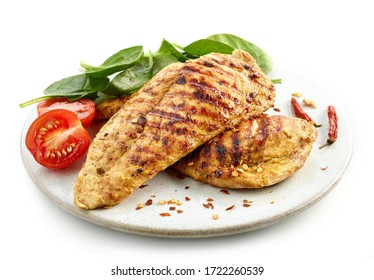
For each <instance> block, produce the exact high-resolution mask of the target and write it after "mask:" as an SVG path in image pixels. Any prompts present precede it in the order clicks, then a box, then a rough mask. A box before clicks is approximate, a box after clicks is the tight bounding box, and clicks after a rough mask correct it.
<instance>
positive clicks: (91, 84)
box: [44, 74, 109, 96]
mask: <svg viewBox="0 0 374 280" xmlns="http://www.w3.org/2000/svg"><path fill="white" fill-rule="evenodd" d="M108 83H109V79H108V78H107V77H104V78H100V79H97V78H93V77H89V76H87V75H85V74H79V75H75V76H71V77H67V78H64V79H62V80H59V81H57V82H54V83H53V84H51V85H50V86H49V87H47V88H46V89H45V90H44V94H45V95H48V96H76V95H81V96H84V95H87V94H90V93H95V92H98V91H100V90H102V89H104V88H105V87H106V86H107V85H108Z"/></svg>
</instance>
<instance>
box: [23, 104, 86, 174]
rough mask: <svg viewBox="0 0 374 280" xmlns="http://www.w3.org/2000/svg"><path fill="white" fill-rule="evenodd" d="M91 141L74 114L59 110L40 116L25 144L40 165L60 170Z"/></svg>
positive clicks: (83, 151)
mask: <svg viewBox="0 0 374 280" xmlns="http://www.w3.org/2000/svg"><path fill="white" fill-rule="evenodd" d="M90 140H91V139H90V136H89V134H88V132H87V131H86V130H85V129H84V128H83V126H82V124H81V122H80V121H79V119H78V117H77V115H76V114H75V113H73V112H71V111H69V110H65V109H56V110H52V111H49V112H46V113H44V114H43V115H41V116H39V117H38V118H37V119H36V120H34V122H33V123H32V124H31V125H30V127H29V129H28V131H27V134H26V147H27V149H28V150H29V151H30V152H31V154H32V155H33V156H34V158H35V160H36V161H37V162H38V163H40V164H41V165H43V166H45V167H48V168H52V169H60V168H64V167H66V166H69V165H70V164H72V163H74V162H75V161H76V160H77V159H79V158H80V157H82V156H83V155H84V154H85V153H86V152H87V150H88V146H89V145H90Z"/></svg>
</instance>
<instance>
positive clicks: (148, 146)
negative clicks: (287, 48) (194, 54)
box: [74, 51, 275, 209]
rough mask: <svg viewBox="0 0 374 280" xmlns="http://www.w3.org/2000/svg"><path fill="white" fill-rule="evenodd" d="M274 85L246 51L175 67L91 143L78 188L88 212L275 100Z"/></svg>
mask: <svg viewBox="0 0 374 280" xmlns="http://www.w3.org/2000/svg"><path fill="white" fill-rule="evenodd" d="M274 97H275V88H274V86H273V84H272V82H271V81H270V80H269V79H268V78H267V77H266V75H265V74H264V73H263V72H262V70H261V69H260V68H259V67H258V65H257V64H256V62H255V60H254V59H253V58H252V57H251V56H250V55H249V54H248V53H246V52H243V51H234V52H233V54H232V55H224V54H209V55H206V56H202V57H200V58H198V59H195V60H190V61H187V62H186V63H184V64H182V63H176V64H171V65H169V66H168V67H166V68H164V69H163V70H161V71H160V72H159V73H158V74H157V75H156V76H155V77H154V78H152V79H151V80H150V81H149V82H148V83H147V84H146V85H144V86H143V88H141V89H140V90H139V91H138V92H137V93H136V94H134V95H132V96H131V98H130V99H129V100H128V101H127V102H126V104H125V105H124V106H123V107H122V108H121V109H120V110H119V111H118V112H117V113H116V114H114V115H113V117H112V118H111V119H110V120H109V121H108V122H107V123H106V124H105V125H104V126H103V127H102V129H101V130H100V131H99V132H98V134H97V135H96V137H95V139H94V140H93V141H92V143H91V145H90V148H89V151H88V154H87V159H86V162H85V164H84V166H83V167H82V169H81V171H80V173H79V175H78V180H77V182H76V184H75V187H74V201H75V204H76V205H77V206H79V207H81V208H84V209H95V208H100V207H110V206H113V205H116V204H118V203H120V202H121V201H122V200H123V199H125V198H126V197H128V196H129V195H130V194H131V193H132V192H133V191H134V190H135V189H136V188H138V187H139V186H140V185H142V184H143V183H144V182H146V181H147V180H149V179H150V178H152V177H153V176H155V175H156V174H157V173H158V172H160V171H162V170H164V169H166V168H167V167H168V166H170V165H172V164H174V163H175V162H177V161H178V160H179V159H181V158H182V157H184V156H186V155H187V154H189V153H190V152H192V151H193V150H195V149H196V148H197V147H198V146H200V145H202V144H203V143H205V142H206V141H208V140H209V139H211V138H213V137H215V136H216V135H218V134H220V133H221V132H223V131H225V130H226V129H228V128H232V127H234V126H236V125H237V124H239V123H240V122H241V121H242V120H243V119H248V118H250V117H253V116H257V115H259V114H261V113H262V112H264V111H265V110H267V109H268V108H269V107H271V106H272V105H273V101H274Z"/></svg>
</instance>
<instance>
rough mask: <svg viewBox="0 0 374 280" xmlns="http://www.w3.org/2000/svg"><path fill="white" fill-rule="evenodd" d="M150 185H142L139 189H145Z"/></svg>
mask: <svg viewBox="0 0 374 280" xmlns="http://www.w3.org/2000/svg"><path fill="white" fill-rule="evenodd" d="M147 186H148V185H141V186H140V187H139V189H143V188H145V187H147Z"/></svg>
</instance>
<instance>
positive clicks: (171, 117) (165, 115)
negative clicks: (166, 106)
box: [148, 109, 186, 123]
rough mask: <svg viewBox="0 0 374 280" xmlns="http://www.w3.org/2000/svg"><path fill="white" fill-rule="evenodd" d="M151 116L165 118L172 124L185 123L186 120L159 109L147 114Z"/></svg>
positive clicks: (176, 114)
mask: <svg viewBox="0 0 374 280" xmlns="http://www.w3.org/2000/svg"><path fill="white" fill-rule="evenodd" d="M148 114H149V115H151V116H158V117H161V118H166V119H169V120H171V121H172V122H173V123H175V122H184V121H186V118H185V117H183V116H182V115H181V114H178V113H173V112H166V111H162V110H159V109H154V110H152V111H151V112H149V113H148Z"/></svg>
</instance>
